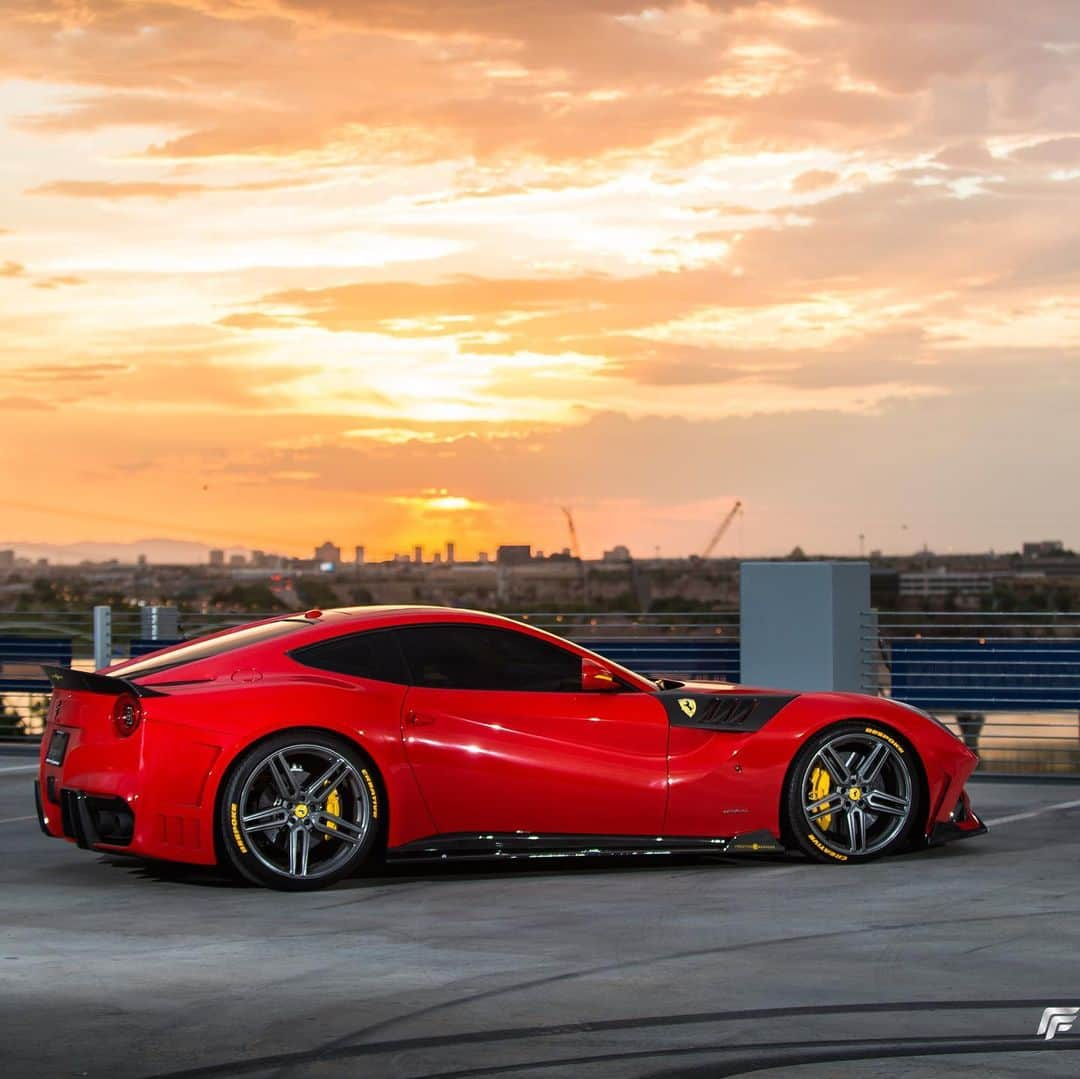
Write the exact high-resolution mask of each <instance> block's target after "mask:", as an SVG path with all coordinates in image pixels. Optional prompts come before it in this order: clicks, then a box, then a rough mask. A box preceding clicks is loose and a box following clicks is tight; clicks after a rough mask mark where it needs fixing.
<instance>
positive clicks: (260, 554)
mask: <svg viewBox="0 0 1080 1079" xmlns="http://www.w3.org/2000/svg"><path fill="white" fill-rule="evenodd" d="M268 562H269V559H267V557H266V552H265V551H259V550H254V551H252V552H251V564H252V565H253V566H254V567H255V568H256V569H264V568H265V567H266V565H267V564H268Z"/></svg>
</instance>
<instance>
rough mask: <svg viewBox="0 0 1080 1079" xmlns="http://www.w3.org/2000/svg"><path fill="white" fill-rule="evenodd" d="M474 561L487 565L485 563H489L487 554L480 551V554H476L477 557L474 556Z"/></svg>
mask: <svg viewBox="0 0 1080 1079" xmlns="http://www.w3.org/2000/svg"><path fill="white" fill-rule="evenodd" d="M476 561H477V562H483V563H487V562H489V561H490V559H489V558H488V553H487V551H481V552H480V553H479V554H478V555H477V556H476Z"/></svg>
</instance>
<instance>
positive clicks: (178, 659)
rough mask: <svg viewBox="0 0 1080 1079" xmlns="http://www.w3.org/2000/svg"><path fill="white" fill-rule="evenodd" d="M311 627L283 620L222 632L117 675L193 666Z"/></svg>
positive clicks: (300, 620) (133, 674) (123, 670)
mask: <svg viewBox="0 0 1080 1079" xmlns="http://www.w3.org/2000/svg"><path fill="white" fill-rule="evenodd" d="M310 625H311V623H310V622H308V621H306V620H305V619H303V618H283V619H281V620H280V621H278V622H263V623H262V624H261V625H258V626H245V627H243V628H242V629H234V630H233V631H232V632H231V633H222V634H221V635H220V636H218V637H199V638H197V639H196V640H194V641H192V642H191V643H190V644H185V645H184V646H183V647H181V648H174V649H173V650H172V651H171V652H166V653H165V654H164V655H159V656H147V657H146V659H141V660H139V661H138V662H136V663H131V664H129V665H128V666H126V667H124V668H122V669H121V670H118V671H117V672H116V676H117V677H118V678H131V677H133V676H135V675H140V674H152V673H153V672H155V671H164V670H168V669H169V668H170V667H181V666H183V665H184V664H185V663H194V662H195V661H196V660H197V659H209V658H211V657H212V656H220V655H223V654H224V653H226V652H233V651H235V650H236V649H237V648H246V647H247V646H248V645H250V644H261V643H262V642H263V641H269V640H272V639H273V638H274V637H284V636H287V635H288V634H290V633H295V632H296V631H297V630H298V629H302V628H303V627H304V626H310Z"/></svg>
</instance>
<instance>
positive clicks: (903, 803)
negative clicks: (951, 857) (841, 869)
mask: <svg viewBox="0 0 1080 1079" xmlns="http://www.w3.org/2000/svg"><path fill="white" fill-rule="evenodd" d="M919 767H920V766H919V762H918V760H917V758H916V756H915V751H914V750H913V749H912V748H911V746H910V745H909V744H907V743H906V742H905V741H903V740H902V739H901V738H900V737H899V736H898V735H897V734H895V733H894V732H893V731H890V730H886V729H883V728H882V727H881V726H880V725H879V724H877V723H874V722H871V721H865V722H864V721H862V720H852V721H846V722H843V723H837V724H834V725H833V726H831V727H827V728H826V729H825V730H823V731H821V732H819V733H818V734H817V735H815V736H814V737H813V738H811V739H810V740H809V741H808V742H807V743H806V745H804V746H803V748H802V749H801V750H800V751H799V754H798V756H797V757H796V758H795V762H794V764H793V765H792V767H791V770H790V772H789V775H788V784H787V790H786V791H785V792H784V809H785V822H786V824H787V830H788V834H789V839H790V841H791V842H793V843H794V845H795V846H797V847H798V848H799V849H800V850H802V851H803V853H805V854H806V855H807V856H808V857H809V858H812V859H813V860H814V861H816V862H825V863H829V864H832V865H838V864H840V865H842V864H850V863H853V862H869V861H873V860H874V859H875V858H881V857H883V856H884V855H887V854H894V853H896V852H897V851H900V850H903V849H904V848H906V847H907V846H908V845H909V843H910V837H911V834H912V830H913V829H914V828H915V826H916V822H917V821H918V820H919V815H920V812H921V803H922V788H921V783H920V775H919Z"/></svg>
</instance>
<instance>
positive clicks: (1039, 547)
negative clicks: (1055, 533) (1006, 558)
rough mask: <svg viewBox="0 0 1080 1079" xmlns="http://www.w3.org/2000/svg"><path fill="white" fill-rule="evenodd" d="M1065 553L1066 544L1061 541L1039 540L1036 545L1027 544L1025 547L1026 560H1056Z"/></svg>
mask: <svg viewBox="0 0 1080 1079" xmlns="http://www.w3.org/2000/svg"><path fill="white" fill-rule="evenodd" d="M1064 553H1065V544H1064V543H1062V542H1061V540H1037V541H1036V542H1034V543H1025V544H1024V547H1023V555H1024V557H1025V558H1054V557H1055V556H1056V555H1062V554H1064Z"/></svg>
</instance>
